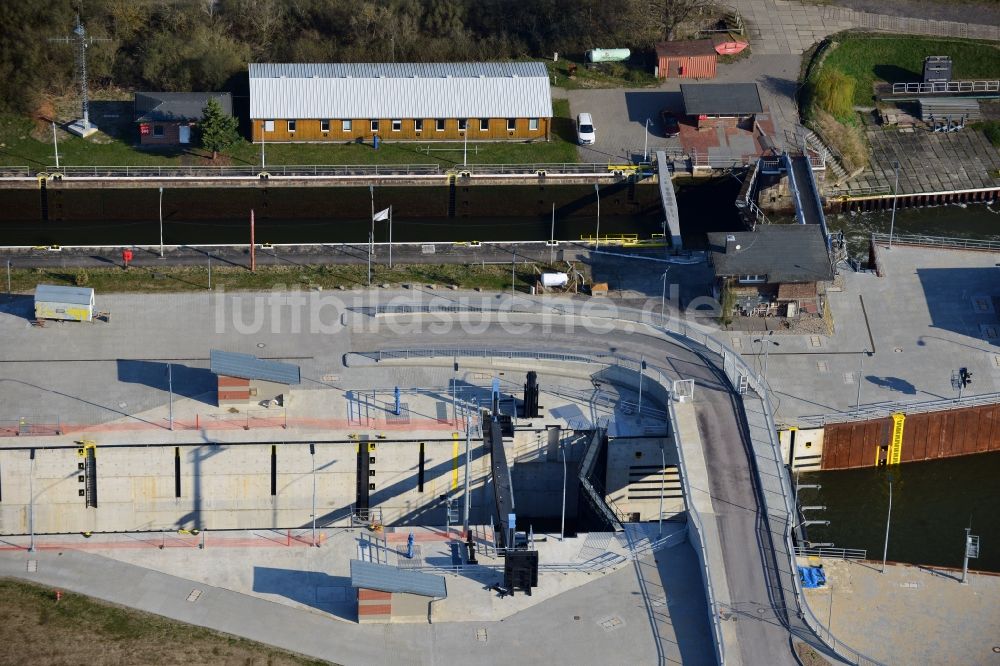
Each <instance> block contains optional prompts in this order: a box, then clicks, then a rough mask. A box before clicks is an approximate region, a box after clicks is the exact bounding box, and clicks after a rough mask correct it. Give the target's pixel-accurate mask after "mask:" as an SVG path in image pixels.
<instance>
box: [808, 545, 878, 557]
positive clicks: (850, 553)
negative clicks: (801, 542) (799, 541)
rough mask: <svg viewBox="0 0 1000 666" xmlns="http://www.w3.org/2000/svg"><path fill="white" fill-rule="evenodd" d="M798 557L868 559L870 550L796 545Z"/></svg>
mask: <svg viewBox="0 0 1000 666" xmlns="http://www.w3.org/2000/svg"><path fill="white" fill-rule="evenodd" d="M795 556H796V557H821V558H826V559H831V560H866V559H868V551H867V550H865V549H863V548H802V547H801V546H796V547H795Z"/></svg>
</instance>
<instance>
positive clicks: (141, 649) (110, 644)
mask: <svg viewBox="0 0 1000 666" xmlns="http://www.w3.org/2000/svg"><path fill="white" fill-rule="evenodd" d="M0 644H2V645H3V655H4V656H3V657H0V663H5V664H31V663H35V664H128V665H131V664H135V665H137V666H139V665H142V666H145V665H146V664H154V663H155V664H168V665H176V666H189V665H191V664H223V665H226V666H253V665H261V666H262V665H264V664H268V665H273V666H285V665H292V664H317V665H318V664H322V663H325V662H320V661H316V660H312V659H307V658H305V657H300V656H298V655H294V654H292V653H290V652H285V651H283V650H279V649H277V648H272V647H269V646H267V645H263V644H261V643H254V642H252V641H248V640H245V639H242V638H235V637H232V636H227V635H225V634H220V633H216V632H214V631H210V630H208V629H204V628H202V627H196V626H193V625H188V624H183V623H181V622H175V621H173V620H168V619H166V618H163V617H160V616H158V615H150V614H148V613H143V612H141V611H136V610H131V609H127V608H120V607H118V606H112V605H110V604H106V603H104V602H101V601H97V600H95V599H91V598H89V597H85V596H82V595H79V594H73V593H69V592H67V593H64V594H63V597H62V600H61V601H59V602H58V603H56V601H55V592H54V591H53V590H52V589H50V588H46V587H41V586H38V585H33V584H30V583H22V582H17V581H12V580H0Z"/></svg>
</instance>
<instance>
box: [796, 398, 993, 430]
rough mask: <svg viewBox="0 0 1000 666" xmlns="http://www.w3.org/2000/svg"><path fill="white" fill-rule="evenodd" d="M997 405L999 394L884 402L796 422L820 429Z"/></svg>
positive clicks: (815, 415)
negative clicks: (908, 415) (843, 424)
mask: <svg viewBox="0 0 1000 666" xmlns="http://www.w3.org/2000/svg"><path fill="white" fill-rule="evenodd" d="M997 403H1000V393H982V394H979V395H970V396H965V397H962V398H946V399H943V400H925V401H921V402H886V403H881V404H878V405H871V406H867V407H864V408H863V409H854V410H851V411H849V412H839V413H836V414H811V415H808V416H802V417H799V418H798V419H796V421H797V422H798V423H800V424H802V425H811V426H816V427H821V426H824V425H826V424H828V423H847V422H849V421H871V420H873V419H884V418H888V417H889V416H892V415H893V414H895V413H896V412H904V413H906V414H921V413H925V412H941V411H946V410H950V409H961V408H963V407H979V406H980V405H995V404H997Z"/></svg>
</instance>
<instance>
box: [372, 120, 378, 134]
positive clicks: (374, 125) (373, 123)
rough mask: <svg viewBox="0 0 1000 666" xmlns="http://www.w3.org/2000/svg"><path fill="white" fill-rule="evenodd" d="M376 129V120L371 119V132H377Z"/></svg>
mask: <svg viewBox="0 0 1000 666" xmlns="http://www.w3.org/2000/svg"><path fill="white" fill-rule="evenodd" d="M377 131H378V121H377V120H373V121H372V132H377Z"/></svg>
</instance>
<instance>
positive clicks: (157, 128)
mask: <svg viewBox="0 0 1000 666" xmlns="http://www.w3.org/2000/svg"><path fill="white" fill-rule="evenodd" d="M153 136H163V125H153Z"/></svg>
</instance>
